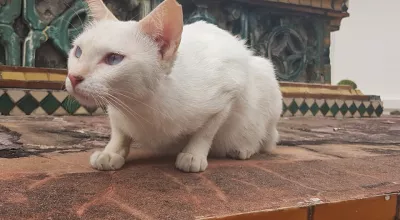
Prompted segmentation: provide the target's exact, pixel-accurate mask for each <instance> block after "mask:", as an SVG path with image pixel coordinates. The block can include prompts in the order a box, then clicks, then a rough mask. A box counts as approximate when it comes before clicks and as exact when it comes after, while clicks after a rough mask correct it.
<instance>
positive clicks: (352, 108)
mask: <svg viewBox="0 0 400 220" xmlns="http://www.w3.org/2000/svg"><path fill="white" fill-rule="evenodd" d="M357 109H358V108H357V106H356V104H355V103H354V102H353V103H352V104H351V105H350V106H349V111H350V113H351V115H354V113H356V112H357Z"/></svg>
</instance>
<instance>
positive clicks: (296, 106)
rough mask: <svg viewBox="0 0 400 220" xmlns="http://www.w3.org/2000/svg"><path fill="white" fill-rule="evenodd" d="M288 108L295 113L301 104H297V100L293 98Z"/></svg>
mask: <svg viewBox="0 0 400 220" xmlns="http://www.w3.org/2000/svg"><path fill="white" fill-rule="evenodd" d="M288 109H289V111H290V113H292V115H294V114H296V112H297V111H298V110H299V106H298V105H297V103H296V101H295V100H293V101H292V103H291V104H290V105H289V108H288Z"/></svg>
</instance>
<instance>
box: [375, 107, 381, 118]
mask: <svg viewBox="0 0 400 220" xmlns="http://www.w3.org/2000/svg"><path fill="white" fill-rule="evenodd" d="M382 113H383V107H382V105H380V104H379V105H378V107H376V109H375V114H376V115H377V116H381V115H382Z"/></svg>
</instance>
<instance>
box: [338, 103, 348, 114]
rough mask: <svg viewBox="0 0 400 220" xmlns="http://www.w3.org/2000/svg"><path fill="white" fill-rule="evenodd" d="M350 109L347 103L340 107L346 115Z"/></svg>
mask: <svg viewBox="0 0 400 220" xmlns="http://www.w3.org/2000/svg"><path fill="white" fill-rule="evenodd" d="M348 111H349V107H348V106H347V104H346V103H343V105H342V106H341V107H340V112H341V113H342V115H343V116H344V115H346V114H347V112H348Z"/></svg>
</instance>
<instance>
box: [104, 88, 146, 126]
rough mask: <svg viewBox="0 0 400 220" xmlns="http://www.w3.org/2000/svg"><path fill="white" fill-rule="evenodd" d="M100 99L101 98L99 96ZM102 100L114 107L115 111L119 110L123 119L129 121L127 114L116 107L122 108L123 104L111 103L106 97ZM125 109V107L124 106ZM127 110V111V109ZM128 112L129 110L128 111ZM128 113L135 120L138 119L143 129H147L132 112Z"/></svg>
mask: <svg viewBox="0 0 400 220" xmlns="http://www.w3.org/2000/svg"><path fill="white" fill-rule="evenodd" d="M105 95H107V94H105ZM99 97H100V96H99ZM102 99H103V100H104V101H105V102H106V103H107V104H108V105H110V106H112V107H113V108H114V109H115V110H117V111H118V112H119V113H120V114H121V115H122V116H123V117H125V118H126V119H129V117H128V116H127V115H126V113H125V112H124V111H123V110H121V109H120V108H118V107H117V106H116V104H118V105H119V106H121V104H119V103H115V104H114V103H112V102H111V101H109V100H107V99H106V98H105V97H102ZM122 107H123V106H122ZM125 110H126V109H125ZM126 111H127V110H126ZM128 113H129V114H130V115H131V116H132V117H133V118H134V119H136V120H137V121H138V122H139V124H140V126H141V127H142V129H143V130H144V129H145V127H144V126H143V124H142V123H141V122H140V120H139V119H138V118H137V117H136V116H135V115H134V114H132V113H131V112H130V111H128Z"/></svg>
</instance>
